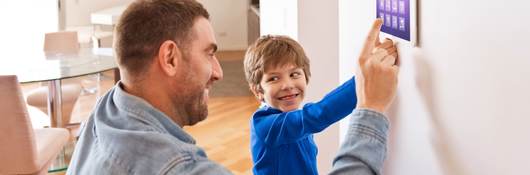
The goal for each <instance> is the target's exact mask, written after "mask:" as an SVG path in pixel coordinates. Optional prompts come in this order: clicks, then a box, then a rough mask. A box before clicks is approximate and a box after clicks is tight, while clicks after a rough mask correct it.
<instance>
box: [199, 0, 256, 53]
mask: <svg viewBox="0 0 530 175" xmlns="http://www.w3.org/2000/svg"><path fill="white" fill-rule="evenodd" d="M198 1H199V2H201V3H202V4H203V5H204V7H205V8H206V9H207V10H208V12H209V13H210V21H211V22H212V26H213V29H214V32H215V38H216V39H217V43H218V44H219V49H220V50H246V49H247V46H248V44H247V42H248V41H247V28H248V26H247V10H248V6H249V5H248V3H249V2H248V0H198Z"/></svg>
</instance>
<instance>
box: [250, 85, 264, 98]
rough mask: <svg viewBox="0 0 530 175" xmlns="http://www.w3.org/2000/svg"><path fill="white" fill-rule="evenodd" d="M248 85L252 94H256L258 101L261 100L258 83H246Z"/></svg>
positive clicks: (261, 95)
mask: <svg viewBox="0 0 530 175" xmlns="http://www.w3.org/2000/svg"><path fill="white" fill-rule="evenodd" d="M248 86H249V87H250V91H252V93H253V94H254V96H256V98H257V99H258V100H259V101H263V92H262V91H261V90H260V89H259V85H256V84H248Z"/></svg>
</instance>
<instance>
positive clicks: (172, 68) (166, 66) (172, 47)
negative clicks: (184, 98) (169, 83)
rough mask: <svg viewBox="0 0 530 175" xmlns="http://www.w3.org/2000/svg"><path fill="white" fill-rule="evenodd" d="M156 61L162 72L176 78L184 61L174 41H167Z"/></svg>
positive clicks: (161, 47)
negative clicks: (179, 66) (180, 64)
mask: <svg viewBox="0 0 530 175" xmlns="http://www.w3.org/2000/svg"><path fill="white" fill-rule="evenodd" d="M156 60H157V63H158V65H159V66H160V68H161V70H162V72H164V73H165V74H166V75H168V76H175V74H177V69H178V64H179V63H181V62H180V61H181V60H182V53H181V52H180V49H179V47H178V46H177V44H176V43H175V42H174V41H171V40H167V41H164V42H163V43H162V44H161V45H160V48H159V50H158V55H157V56H156Z"/></svg>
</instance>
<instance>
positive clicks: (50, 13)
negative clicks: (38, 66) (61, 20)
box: [0, 0, 58, 62]
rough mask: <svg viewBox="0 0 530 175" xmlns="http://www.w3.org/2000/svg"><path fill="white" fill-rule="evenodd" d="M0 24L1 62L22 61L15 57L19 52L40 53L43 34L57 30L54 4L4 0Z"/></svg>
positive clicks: (46, 0)
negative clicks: (0, 25) (0, 23)
mask: <svg viewBox="0 0 530 175" xmlns="http://www.w3.org/2000/svg"><path fill="white" fill-rule="evenodd" d="M0 21H1V22H2V27H0V48H1V51H2V57H0V61H2V62H4V61H7V60H13V61H15V60H18V61H21V59H22V58H17V56H20V54H22V53H24V54H26V55H27V54H29V53H31V54H34V55H38V54H41V53H42V50H43V47H44V34H45V33H47V32H55V31H57V29H58V12H57V1H56V0H39V1H3V2H2V5H0ZM27 59H30V58H24V60H27Z"/></svg>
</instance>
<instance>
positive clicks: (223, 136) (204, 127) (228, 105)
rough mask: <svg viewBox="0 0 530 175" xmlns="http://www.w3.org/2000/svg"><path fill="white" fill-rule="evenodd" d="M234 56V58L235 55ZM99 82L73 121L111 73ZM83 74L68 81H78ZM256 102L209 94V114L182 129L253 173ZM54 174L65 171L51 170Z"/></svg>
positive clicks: (218, 156) (82, 116) (242, 174)
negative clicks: (251, 123) (252, 134)
mask: <svg viewBox="0 0 530 175" xmlns="http://www.w3.org/2000/svg"><path fill="white" fill-rule="evenodd" d="M241 55H242V52H221V53H219V55H218V57H221V58H219V59H223V57H224V58H226V59H229V60H233V59H241V58H242V57H240V56H241ZM234 56H236V57H234ZM102 77H103V78H102V81H101V84H100V89H101V93H100V94H84V95H81V96H80V97H79V100H78V102H77V104H76V107H75V109H74V111H73V114H72V122H81V121H84V120H86V119H87V117H88V115H89V114H90V112H91V110H92V108H93V106H94V102H95V100H96V98H97V97H98V96H100V95H101V94H103V93H105V92H106V91H108V89H110V88H111V87H112V86H113V81H112V80H113V77H112V72H111V71H109V72H105V73H104V74H103V76H102ZM83 78H85V79H86V78H89V79H91V78H93V77H82V78H77V79H73V80H67V82H78V81H79V79H83ZM38 86H39V84H38V83H33V84H23V85H22V89H23V91H24V92H28V91H29V90H31V89H33V88H35V87H38ZM258 105H259V104H258V102H257V101H256V99H255V98H254V97H252V96H241V97H211V98H210V100H209V104H208V109H209V116H208V118H207V119H206V120H204V121H202V122H200V123H198V124H197V125H195V126H187V127H184V129H185V130H186V131H187V132H188V133H190V134H191V135H192V136H193V137H194V138H195V140H196V141H197V145H199V146H200V147H202V148H204V150H205V151H206V154H207V155H208V157H209V158H210V159H211V160H213V161H215V162H218V163H219V164H221V165H223V166H224V167H226V168H228V169H229V170H230V171H232V173H234V174H238V175H247V174H248V175H250V174H252V170H251V168H252V161H251V156H250V148H249V144H250V142H249V140H250V134H249V119H250V116H251V115H252V113H253V112H254V111H255V110H256V108H257V107H258ZM53 174H54V175H60V174H64V172H59V173H53Z"/></svg>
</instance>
